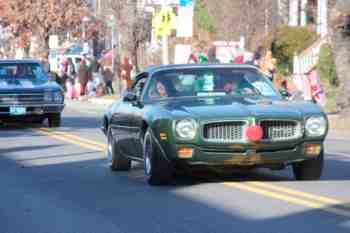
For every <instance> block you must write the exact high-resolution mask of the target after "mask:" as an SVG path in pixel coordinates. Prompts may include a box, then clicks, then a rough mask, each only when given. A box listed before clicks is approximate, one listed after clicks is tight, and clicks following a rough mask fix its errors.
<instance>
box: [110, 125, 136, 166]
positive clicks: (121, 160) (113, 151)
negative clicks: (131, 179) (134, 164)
mask: <svg viewBox="0 0 350 233" xmlns="http://www.w3.org/2000/svg"><path fill="white" fill-rule="evenodd" d="M107 144H108V145H107V157H108V161H109V164H110V165H109V167H110V168H111V170H112V171H128V170H130V168H131V161H130V159H128V158H126V157H124V156H122V155H121V154H120V152H119V151H118V147H117V144H116V142H115V140H114V137H113V135H112V131H111V130H110V129H109V130H108V137H107Z"/></svg>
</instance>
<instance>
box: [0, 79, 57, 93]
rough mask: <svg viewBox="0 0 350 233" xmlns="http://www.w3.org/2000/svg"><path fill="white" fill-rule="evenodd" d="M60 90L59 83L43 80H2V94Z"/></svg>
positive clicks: (0, 82)
mask: <svg viewBox="0 0 350 233" xmlns="http://www.w3.org/2000/svg"><path fill="white" fill-rule="evenodd" d="M56 89H60V87H59V86H58V84H57V83H55V82H50V81H41V80H28V79H26V80H25V79H22V80H21V79H3V80H1V79H0V93H1V92H22V91H25V92H31V91H44V90H48V91H50V90H56Z"/></svg>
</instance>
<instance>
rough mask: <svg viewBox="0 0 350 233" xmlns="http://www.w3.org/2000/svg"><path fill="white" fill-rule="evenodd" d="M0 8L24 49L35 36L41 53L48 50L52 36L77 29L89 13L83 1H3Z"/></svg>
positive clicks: (4, 18)
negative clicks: (39, 41) (38, 41)
mask: <svg viewBox="0 0 350 233" xmlns="http://www.w3.org/2000/svg"><path fill="white" fill-rule="evenodd" d="M0 5H1V6H2V7H1V8H0V13H1V15H2V20H3V21H5V22H6V23H8V24H10V25H11V26H12V28H13V33H14V35H15V36H16V37H18V38H20V39H21V40H22V42H23V43H24V45H25V47H27V46H28V45H29V42H28V39H29V38H30V36H31V35H37V36H38V37H39V38H40V40H41V42H42V43H41V45H42V47H41V49H43V50H44V51H48V49H49V36H50V35H51V34H53V33H58V32H65V31H68V30H72V29H74V28H76V27H77V26H78V25H80V23H81V19H82V17H83V16H84V15H86V14H88V8H87V3H86V1H85V0H11V1H8V0H3V1H2V2H0ZM1 9H3V10H2V11H1Z"/></svg>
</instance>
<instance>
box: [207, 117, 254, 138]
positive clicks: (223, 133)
mask: <svg viewBox="0 0 350 233" xmlns="http://www.w3.org/2000/svg"><path fill="white" fill-rule="evenodd" d="M246 125H247V123H246V122H244V121H232V122H220V123H219V122H216V123H209V124H206V125H204V132H203V136H204V139H205V140H207V141H211V142H218V143H230V142H239V141H242V140H244V138H245V136H244V132H245V128H246Z"/></svg>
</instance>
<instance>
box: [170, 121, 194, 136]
mask: <svg viewBox="0 0 350 233" xmlns="http://www.w3.org/2000/svg"><path fill="white" fill-rule="evenodd" d="M175 130H176V134H177V136H178V137H180V138H181V139H185V140H192V139H194V138H195V136H196V132H197V123H196V121H195V120H193V119H184V120H180V121H178V122H177V123H176V126H175Z"/></svg>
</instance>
